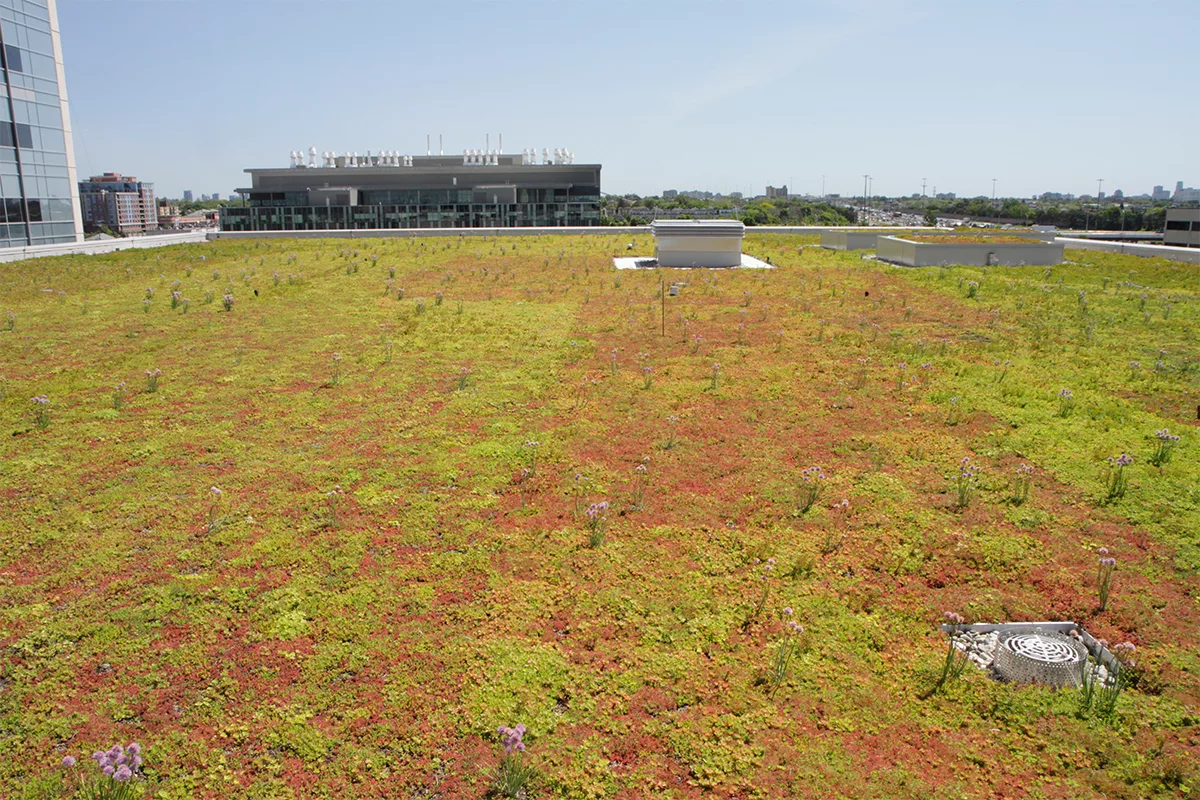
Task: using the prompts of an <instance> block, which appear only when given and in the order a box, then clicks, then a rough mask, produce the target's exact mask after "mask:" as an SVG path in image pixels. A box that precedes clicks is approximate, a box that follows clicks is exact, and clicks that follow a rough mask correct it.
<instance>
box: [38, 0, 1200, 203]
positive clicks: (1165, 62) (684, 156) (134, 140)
mask: <svg viewBox="0 0 1200 800" xmlns="http://www.w3.org/2000/svg"><path fill="white" fill-rule="evenodd" d="M682 8H684V6H683V5H682V4H679V3H674V2H663V3H658V4H650V5H637V4H633V3H631V2H621V1H620V0H618V2H614V3H611V4H607V5H606V6H604V7H603V8H597V7H592V6H583V5H564V4H550V3H548V2H534V3H530V4H524V5H521V6H517V7H514V6H510V5H506V4H499V3H489V2H455V3H446V4H443V5H441V6H438V7H436V8H434V7H429V6H427V5H419V4H414V3H403V2H398V3H387V4H385V3H382V2H375V1H374V0H352V1H351V2H342V3H337V4H328V3H317V2H296V3H290V4H288V5H287V6H286V7H285V6H283V5H282V4H279V3H241V4H238V3H230V2H225V3H222V2H218V3H215V4H212V3H205V4H201V3H199V2H193V1H192V0H182V1H181V2H174V3H163V4H148V3H144V2H133V1H132V0H112V1H111V2H105V3H95V2H85V1H84V0H60V3H59V17H60V26H61V29H62V36H63V51H64V61H65V64H66V75H67V87H68V92H69V95H70V97H71V113H72V123H73V127H74V130H75V142H76V157H77V162H78V164H79V168H80V172H81V173H82V174H100V173H102V172H106V171H119V172H124V173H132V174H136V175H142V176H145V177H146V179H147V180H150V181H153V182H154V183H155V184H156V186H157V187H159V192H160V195H161V196H165V197H179V196H180V195H181V194H182V192H183V190H184V189H186V188H190V187H193V186H212V185H214V184H219V185H222V186H224V187H225V188H222V189H221V194H222V195H225V194H227V193H229V192H231V191H232V190H233V189H234V188H237V187H240V186H245V185H246V184H247V180H248V176H247V175H245V174H244V172H243V170H245V169H247V168H270V167H280V166H286V165H287V164H288V161H287V158H288V153H289V151H291V150H295V149H299V148H304V149H305V150H307V149H308V147H310V146H315V147H316V148H317V149H318V151H325V150H337V151H339V152H345V151H356V152H359V153H366V152H367V151H368V150H370V151H372V152H379V150H384V149H388V150H398V151H400V152H403V153H407V154H412V155H422V154H424V153H425V152H426V150H425V143H426V136H427V135H429V136H431V137H432V143H433V148H434V152H437V146H438V137H439V135H441V136H442V137H444V142H445V151H446V152H447V153H448V154H453V153H460V152H461V151H462V149H463V148H467V147H471V148H482V147H484V142H485V137H487V136H490V140H491V144H492V146H493V147H495V146H496V144H497V139H498V136H499V135H500V134H503V135H504V141H505V144H506V151H507V152H520V151H521V150H522V149H524V148H527V147H537V148H538V149H539V151H540V150H541V149H542V148H544V147H548V148H554V147H568V148H570V149H571V150H573V151H575V152H576V153H577V155H578V159H579V161H580V162H581V163H582V162H586V163H600V164H603V165H604V168H605V170H604V176H605V180H604V187H603V188H604V191H605V192H606V193H627V192H633V193H638V194H643V195H646V194H659V193H661V192H662V191H663V190H664V189H666V188H679V189H685V188H689V189H701V190H709V191H713V192H720V193H723V194H728V193H730V192H742V193H744V194H747V195H758V194H762V193H763V191H764V188H765V186H767V185H772V186H780V185H784V184H786V185H787V186H788V187H789V190H790V191H791V192H792V193H794V194H820V193H821V190H822V183H824V190H825V192H827V193H830V194H833V193H837V194H841V195H843V196H857V195H861V193H862V183H863V178H862V176H863V175H864V174H870V175H871V176H872V188H871V193H872V194H873V195H887V196H901V195H910V194H913V193H914V192H916V193H920V192H921V190H922V185H921V184H922V180H924V181H925V183H926V191H927V193H928V194H933V189H934V187H936V188H937V191H938V192H943V193H944V192H955V193H956V194H957V195H958V196H960V197H963V196H966V197H971V196H979V195H983V196H989V197H990V196H991V195H992V194H993V183H992V179H993V178H996V179H997V181H996V185H995V193H996V195H997V196H1001V197H1031V196H1034V195H1038V194H1041V193H1043V192H1062V193H1071V194H1075V195H1092V194H1094V192H1095V189H1096V183H1097V179H1098V178H1103V179H1104V185H1105V186H1106V187H1112V189H1117V188H1120V189H1122V190H1124V192H1125V193H1126V194H1127V195H1139V194H1143V193H1149V192H1150V191H1151V190H1152V187H1153V186H1155V185H1163V186H1167V187H1171V186H1174V184H1175V183H1176V182H1177V181H1180V180H1182V181H1183V182H1184V184H1185V185H1186V186H1194V185H1196V184H1197V183H1200V155H1197V153H1196V151H1195V149H1194V148H1192V149H1190V150H1189V149H1188V148H1186V147H1185V146H1180V147H1178V148H1175V147H1172V146H1170V142H1172V141H1176V140H1179V139H1180V137H1178V136H1176V135H1173V134H1172V133H1171V132H1172V131H1181V130H1189V129H1195V127H1196V125H1197V123H1200V109H1198V108H1197V106H1196V104H1194V103H1179V102H1178V101H1177V98H1178V97H1189V96H1192V95H1193V91H1192V86H1191V83H1192V82H1193V79H1192V77H1191V76H1193V75H1195V74H1197V73H1198V72H1200V54H1197V53H1196V51H1195V50H1194V48H1192V47H1191V44H1190V41H1189V34H1188V32H1189V31H1191V30H1195V28H1196V23H1200V7H1196V6H1194V5H1192V4H1188V3H1185V2H1168V3H1163V4H1160V5H1158V6H1156V8H1155V14H1154V15H1153V16H1148V15H1146V14H1145V13H1140V14H1139V13H1138V12H1137V10H1136V9H1133V8H1127V7H1124V6H1122V5H1120V4H1118V3H1108V2H1103V3H1096V4H1093V5H1091V6H1090V7H1089V11H1090V13H1089V15H1088V16H1087V17H1086V18H1079V17H1078V15H1077V10H1076V9H1075V8H1074V7H1068V6H1067V5H1066V4H1053V3H1052V4H1034V3H1029V2H1017V3H1014V4H1011V5H1010V6H1007V7H1006V9H1005V13H1004V14H1003V15H997V14H995V13H993V12H990V11H989V10H988V9H986V8H976V7H972V6H967V7H964V6H963V5H962V4H951V3H937V2H935V3H922V4H919V5H918V4H915V3H909V2H899V3H883V2H880V1H879V0H855V2H849V3H834V2H809V3H794V4H785V3H782V2H766V3H763V4H759V5H757V6H755V7H753V8H739V9H738V11H737V15H736V18H734V21H735V22H736V24H730V15H729V13H728V11H727V9H728V6H723V5H718V4H716V3H715V2H700V3H696V4H689V5H688V6H687V8H688V10H689V12H688V14H686V15H681V14H679V13H677V12H679V11H680V10H681V9H682ZM285 12H286V13H285ZM1168 19H1169V20H1171V22H1170V23H1169V24H1166V23H1165V22H1164V20H1168ZM331 25H332V26H335V27H341V28H345V29H346V30H347V31H352V32H353V40H354V44H355V47H354V50H355V56H354V58H328V59H319V60H317V61H313V60H311V59H309V58H308V57H307V55H305V54H310V53H314V52H317V53H325V52H328V42H327V41H326V37H327V34H328V30H329V26H331ZM110 35H111V36H117V35H120V37H122V39H123V40H126V41H128V40H134V41H137V42H139V59H140V60H144V61H148V62H150V63H154V64H158V65H160V66H165V65H169V68H170V69H171V70H174V72H175V73H176V74H178V75H179V76H180V77H183V78H187V80H183V81H179V82H178V84H179V85H183V86H185V87H186V88H183V89H171V88H168V89H162V90H155V91H147V92H141V93H127V94H123V95H122V97H121V102H120V103H119V104H115V103H114V101H113V98H112V94H111V87H110V86H109V85H108V82H109V81H110V80H111V74H113V72H114V71H115V70H116V71H119V70H120V69H122V68H124V67H123V65H124V64H125V60H126V59H127V58H128V56H127V55H125V54H123V53H122V51H121V49H120V48H111V47H109V46H108V44H107V42H108V41H109V40H110V39H111V36H110ZM981 37H983V39H982V40H981ZM896 42H901V43H903V44H902V45H901V46H897V45H896V44H895V43H896ZM401 45H402V46H401ZM498 45H502V46H498ZM214 53H215V54H216V55H217V56H218V59H217V60H216V61H215V63H214V61H213V60H212V59H211V58H210V56H211V55H212V54H214ZM1097 53H1100V54H1102V55H1101V56H1100V57H1097V55H1096V54H1097ZM297 54H299V55H297ZM706 54H708V55H706ZM981 54H982V55H981ZM988 54H995V55H994V56H991V57H985V56H987V55H988ZM1123 58H1130V59H1143V58H1148V59H1150V61H1151V63H1152V64H1153V65H1154V67H1155V69H1154V70H1152V71H1149V72H1147V71H1144V70H1132V69H1115V68H1113V63H1112V62H1113V60H1114V59H1116V60H1117V62H1118V64H1119V63H1123V62H1122V59H1123ZM281 67H287V68H286V69H284V68H281ZM1147 75H1149V76H1150V77H1149V78H1148V77H1147ZM197 78H204V79H203V80H197ZM1123 98H1128V99H1129V101H1130V102H1129V103H1128V104H1125V103H1124V100H1123ZM1133 100H1136V103H1134V102H1132V101H1133ZM118 107H119V111H118V110H116V109H117V108H118ZM131 131H142V132H145V133H144V134H143V135H142V136H131V135H130V132H131ZM1157 136H1163V137H1165V139H1166V141H1167V145H1166V146H1151V145H1152V144H1153V143H1154V139H1155V137H1157Z"/></svg>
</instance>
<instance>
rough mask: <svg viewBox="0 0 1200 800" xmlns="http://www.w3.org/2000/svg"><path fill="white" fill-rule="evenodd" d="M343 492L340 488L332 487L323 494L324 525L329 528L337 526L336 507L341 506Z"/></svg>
mask: <svg viewBox="0 0 1200 800" xmlns="http://www.w3.org/2000/svg"><path fill="white" fill-rule="evenodd" d="M344 495H345V492H343V491H342V487H341V486H334V487H333V488H332V489H330V490H329V491H328V492H326V493H325V525H326V526H327V527H330V528H336V527H337V526H338V506H339V505H341V500H342V497H343V496H344Z"/></svg>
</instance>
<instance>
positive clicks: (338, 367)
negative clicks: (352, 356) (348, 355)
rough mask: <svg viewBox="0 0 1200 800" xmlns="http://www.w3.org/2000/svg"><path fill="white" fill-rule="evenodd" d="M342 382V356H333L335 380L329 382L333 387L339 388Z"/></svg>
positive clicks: (337, 354) (335, 354)
mask: <svg viewBox="0 0 1200 800" xmlns="http://www.w3.org/2000/svg"><path fill="white" fill-rule="evenodd" d="M341 381H342V354H341V353H334V354H333V378H332V379H331V380H330V381H329V383H330V385H331V386H337V385H338V384H339V383H341Z"/></svg>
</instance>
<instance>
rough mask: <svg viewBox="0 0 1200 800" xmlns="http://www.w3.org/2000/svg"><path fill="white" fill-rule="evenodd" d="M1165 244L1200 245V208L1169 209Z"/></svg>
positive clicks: (1164, 233)
mask: <svg viewBox="0 0 1200 800" xmlns="http://www.w3.org/2000/svg"><path fill="white" fill-rule="evenodd" d="M1163 244H1170V245H1175V246H1176V247H1200V208H1171V209H1168V210H1167V221H1166V225H1165V226H1164V228H1163Z"/></svg>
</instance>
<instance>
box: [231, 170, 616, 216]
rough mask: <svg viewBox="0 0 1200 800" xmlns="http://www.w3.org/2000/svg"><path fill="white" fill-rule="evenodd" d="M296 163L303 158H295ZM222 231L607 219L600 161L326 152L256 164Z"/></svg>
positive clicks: (240, 190) (249, 171) (250, 171)
mask: <svg viewBox="0 0 1200 800" xmlns="http://www.w3.org/2000/svg"><path fill="white" fill-rule="evenodd" d="M293 161H294V162H295V159H293ZM246 172H248V173H249V174H250V175H251V177H252V184H253V185H252V186H250V187H247V188H243V189H239V190H238V191H239V192H240V193H241V194H242V195H243V196H244V197H245V198H246V199H247V200H248V203H247V205H246V206H243V207H231V206H225V207H224V208H222V209H221V230H223V231H312V230H347V229H352V230H371V229H388V228H391V229H395V228H493V227H505V228H522V227H533V226H537V227H562V226H587V225H599V224H600V165H599V164H575V163H574V162H573V161H558V162H555V163H550V162H547V163H542V164H538V163H536V162H535V159H532V158H530V157H529V156H528V155H527V154H521V155H517V154H503V153H493V154H489V155H488V156H487V157H479V156H476V157H471V156H463V157H459V156H440V155H431V156H397V155H394V154H385V155H381V156H358V157H354V158H352V159H351V158H348V157H341V156H339V157H327V158H326V159H325V165H324V166H316V164H315V159H314V160H312V161H310V163H309V164H305V163H304V162H303V159H300V161H299V162H298V163H293V165H292V167H290V168H288V169H248V170H246Z"/></svg>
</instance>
